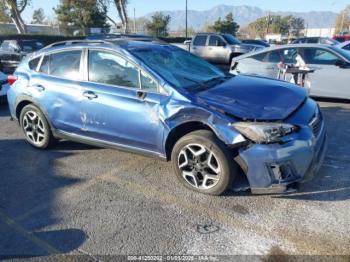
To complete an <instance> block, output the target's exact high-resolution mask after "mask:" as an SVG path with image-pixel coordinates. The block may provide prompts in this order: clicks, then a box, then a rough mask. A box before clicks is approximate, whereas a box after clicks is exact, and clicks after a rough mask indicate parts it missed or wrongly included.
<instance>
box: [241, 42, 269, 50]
mask: <svg viewBox="0 0 350 262" xmlns="http://www.w3.org/2000/svg"><path fill="white" fill-rule="evenodd" d="M234 47H236V48H240V49H244V50H249V51H254V50H260V49H263V47H262V46H260V45H253V44H245V43H241V44H239V45H236V46H234Z"/></svg>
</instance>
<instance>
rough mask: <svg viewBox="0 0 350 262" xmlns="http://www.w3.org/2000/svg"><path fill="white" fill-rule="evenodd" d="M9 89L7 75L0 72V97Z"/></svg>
mask: <svg viewBox="0 0 350 262" xmlns="http://www.w3.org/2000/svg"><path fill="white" fill-rule="evenodd" d="M8 89H9V85H8V83H7V75H5V74H4V73H2V72H0V99H1V98H3V97H5V96H6V94H7V91H8Z"/></svg>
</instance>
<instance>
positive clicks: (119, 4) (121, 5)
mask: <svg viewBox="0 0 350 262" xmlns="http://www.w3.org/2000/svg"><path fill="white" fill-rule="evenodd" d="M114 3H115V6H116V8H117V11H118V15H119V17H120V20H121V21H122V25H123V28H124V32H125V33H126V32H128V31H129V27H128V24H129V18H128V12H127V5H128V0H114Z"/></svg>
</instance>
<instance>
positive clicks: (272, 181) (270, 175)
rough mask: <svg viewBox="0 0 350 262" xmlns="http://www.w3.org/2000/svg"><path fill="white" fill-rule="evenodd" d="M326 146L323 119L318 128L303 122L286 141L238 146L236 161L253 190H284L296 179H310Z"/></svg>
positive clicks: (266, 192) (257, 191)
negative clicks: (246, 146) (315, 128)
mask: <svg viewBox="0 0 350 262" xmlns="http://www.w3.org/2000/svg"><path fill="white" fill-rule="evenodd" d="M326 148H327V135H326V131H325V126H324V122H323V121H322V122H320V126H319V127H318V129H317V130H313V129H312V127H309V126H305V127H303V128H301V129H300V130H299V131H298V132H297V133H294V134H291V135H289V136H288V137H287V142H285V143H281V144H278V143H275V144H252V145H250V146H249V147H248V148H242V149H240V152H239V155H238V156H237V157H236V161H237V162H238V164H239V165H240V166H241V167H242V169H243V171H244V172H245V174H246V176H247V179H248V182H249V184H250V188H251V191H252V193H253V194H276V193H286V192H288V189H289V187H290V186H291V185H292V184H294V183H296V182H303V181H306V180H309V179H311V178H312V177H313V176H314V175H315V174H316V173H317V172H318V170H319V168H320V167H321V165H322V163H323V159H324V156H325V152H326Z"/></svg>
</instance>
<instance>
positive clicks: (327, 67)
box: [300, 47, 350, 99]
mask: <svg viewBox="0 0 350 262" xmlns="http://www.w3.org/2000/svg"><path fill="white" fill-rule="evenodd" d="M300 51H301V56H302V57H303V58H304V60H305V62H306V64H307V66H308V67H310V68H311V69H314V70H315V72H314V73H312V74H310V75H309V79H310V82H311V89H310V94H311V95H312V96H320V97H334V98H347V99H349V98H350V85H349V83H350V68H349V67H346V68H341V67H339V66H336V62H337V61H338V60H342V58H341V57H339V56H338V55H337V54H335V53H333V52H331V51H329V50H328V49H324V48H321V47H319V48H301V49H300Z"/></svg>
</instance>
